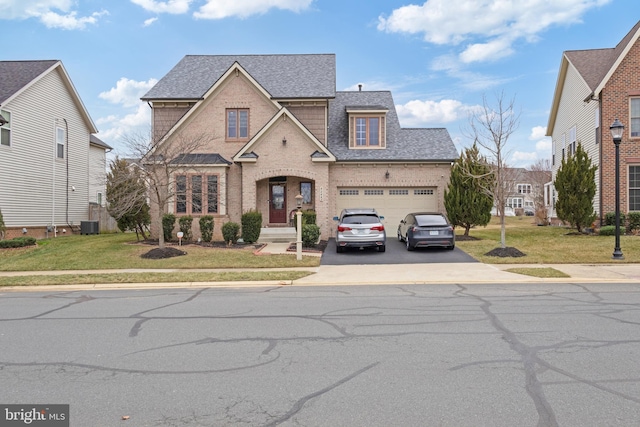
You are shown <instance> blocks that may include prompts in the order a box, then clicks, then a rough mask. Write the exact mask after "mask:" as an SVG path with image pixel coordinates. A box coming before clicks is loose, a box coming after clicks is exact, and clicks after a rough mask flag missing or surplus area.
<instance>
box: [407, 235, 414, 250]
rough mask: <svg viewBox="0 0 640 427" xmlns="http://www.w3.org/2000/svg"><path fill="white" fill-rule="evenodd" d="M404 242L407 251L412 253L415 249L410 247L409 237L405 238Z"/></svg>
mask: <svg viewBox="0 0 640 427" xmlns="http://www.w3.org/2000/svg"><path fill="white" fill-rule="evenodd" d="M405 242H407V250H408V251H412V250H414V249H415V248H414V247H413V246H411V242H410V241H409V236H407V237H406V239H405Z"/></svg>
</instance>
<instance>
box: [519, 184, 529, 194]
mask: <svg viewBox="0 0 640 427" xmlns="http://www.w3.org/2000/svg"><path fill="white" fill-rule="evenodd" d="M518 194H531V184H518Z"/></svg>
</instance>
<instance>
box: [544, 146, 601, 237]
mask: <svg viewBox="0 0 640 427" xmlns="http://www.w3.org/2000/svg"><path fill="white" fill-rule="evenodd" d="M596 169H597V167H596V166H594V165H593V164H592V162H591V159H590V158H589V155H588V154H587V152H586V151H584V150H583V149H582V145H581V144H580V143H578V147H577V149H576V152H575V154H573V155H569V156H567V157H566V158H564V159H562V163H561V165H560V169H558V172H557V174H556V179H555V181H554V182H553V185H554V186H555V187H556V192H557V193H558V201H557V202H556V213H557V215H558V218H560V219H561V220H563V221H566V222H568V223H569V224H571V226H572V227H575V228H577V229H578V231H579V232H581V231H582V229H583V228H585V227H589V226H590V225H591V223H593V221H594V220H595V218H596V213H595V211H594V209H593V198H594V196H595V194H596V180H595V179H596Z"/></svg>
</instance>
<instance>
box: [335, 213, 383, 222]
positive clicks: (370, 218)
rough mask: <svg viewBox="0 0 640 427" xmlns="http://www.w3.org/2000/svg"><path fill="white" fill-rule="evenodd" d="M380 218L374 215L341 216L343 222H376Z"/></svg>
mask: <svg viewBox="0 0 640 427" xmlns="http://www.w3.org/2000/svg"><path fill="white" fill-rule="evenodd" d="M379 222H380V218H378V217H377V216H376V215H349V216H345V217H342V223H343V224H377V223H379Z"/></svg>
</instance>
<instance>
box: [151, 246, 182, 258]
mask: <svg viewBox="0 0 640 427" xmlns="http://www.w3.org/2000/svg"><path fill="white" fill-rule="evenodd" d="M186 254H187V253H186V252H185V251H181V250H180V249H176V248H172V247H168V248H163V249H160V248H154V249H151V250H150V251H149V252H146V253H144V254H142V255H140V258H145V259H163V258H172V257H174V256H181V255H186Z"/></svg>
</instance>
